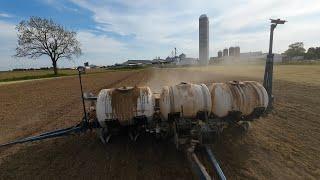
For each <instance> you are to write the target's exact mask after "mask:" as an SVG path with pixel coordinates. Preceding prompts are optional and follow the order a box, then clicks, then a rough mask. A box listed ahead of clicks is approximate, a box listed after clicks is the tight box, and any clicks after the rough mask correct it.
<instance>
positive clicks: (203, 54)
mask: <svg viewBox="0 0 320 180" xmlns="http://www.w3.org/2000/svg"><path fill="white" fill-rule="evenodd" d="M199 62H200V64H201V65H208V62H209V19H208V17H207V15H205V14H202V15H201V16H200V17H199Z"/></svg>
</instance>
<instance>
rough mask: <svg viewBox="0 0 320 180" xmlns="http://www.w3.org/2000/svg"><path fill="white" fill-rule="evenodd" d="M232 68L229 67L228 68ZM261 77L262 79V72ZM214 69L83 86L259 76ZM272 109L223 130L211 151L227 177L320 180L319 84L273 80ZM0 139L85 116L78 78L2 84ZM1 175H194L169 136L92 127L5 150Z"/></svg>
mask: <svg viewBox="0 0 320 180" xmlns="http://www.w3.org/2000/svg"><path fill="white" fill-rule="evenodd" d="M223 74H228V73H223ZM261 78H262V77H261ZM261 78H252V77H251V78H245V77H239V76H234V75H222V73H214V72H210V71H197V70H194V69H193V70H189V69H161V70H160V69H147V70H141V71H123V72H113V73H112V72H107V73H99V74H92V75H87V76H85V77H84V89H85V90H86V91H92V92H94V93H97V92H98V91H99V90H100V89H102V88H106V87H119V86H124V85H126V86H134V85H148V86H150V87H151V88H152V89H153V91H159V89H160V88H161V86H163V85H171V84H176V83H179V82H181V81H186V82H205V83H210V82H213V80H214V81H216V82H223V81H227V80H258V81H259V80H261ZM274 86H275V88H274V93H275V97H276V100H275V110H274V111H273V112H272V113H271V114H269V115H268V116H266V117H263V118H260V119H259V120H257V121H255V122H253V123H252V126H251V129H250V130H249V132H248V134H246V135H245V136H241V137H239V136H237V135H235V134H233V133H232V134H231V133H230V134H229V133H227V132H226V133H225V134H224V135H223V136H222V137H221V140H220V141H219V142H218V143H217V144H216V145H215V148H214V151H215V153H216V154H217V158H218V160H219V161H220V162H221V165H222V168H223V170H224V172H225V174H226V175H227V177H228V178H229V179H319V178H320V170H319V169H320V165H319V160H320V150H319V149H320V131H319V130H320V125H319V123H318V120H319V119H320V115H319V112H320V107H319V102H320V85H318V84H312V83H307V82H306V83H302V82H299V83H298V82H294V81H285V80H276V81H275V83H274ZM0 97H1V102H0V103H1V104H0V105H1V108H0V124H1V126H0V143H3V142H6V141H8V140H12V139H15V138H19V137H24V136H28V135H35V134H37V133H40V132H44V131H47V130H52V129H55V128H62V127H67V126H70V125H74V124H76V123H77V122H79V120H80V119H81V116H82V111H81V100H80V92H79V83H78V79H77V77H65V78H60V79H50V80H40V81H32V82H25V83H17V84H8V85H3V86H0ZM0 158H1V159H0V179H70V178H71V179H83V178H85V179H192V177H193V176H192V172H191V170H190V168H189V165H188V162H187V160H186V159H185V157H184V156H183V154H181V153H179V152H177V151H176V150H175V148H174V145H173V144H172V142H155V141H153V139H152V138H150V137H141V138H140V139H139V140H138V141H137V142H135V143H133V142H131V141H129V140H128V137H115V138H113V139H112V141H111V143H110V144H108V145H103V144H102V143H101V142H100V141H99V140H98V139H97V137H96V134H95V132H88V133H86V134H82V135H80V136H69V137H62V138H57V139H49V140H44V141H41V142H34V143H30V144H24V145H17V146H14V147H9V148H5V149H1V150H0Z"/></svg>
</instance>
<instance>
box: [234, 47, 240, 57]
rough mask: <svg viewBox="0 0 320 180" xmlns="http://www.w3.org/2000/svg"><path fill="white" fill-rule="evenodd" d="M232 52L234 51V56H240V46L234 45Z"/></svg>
mask: <svg viewBox="0 0 320 180" xmlns="http://www.w3.org/2000/svg"><path fill="white" fill-rule="evenodd" d="M234 52H235V56H236V57H239V56H240V47H239V46H236V47H235V48H234Z"/></svg>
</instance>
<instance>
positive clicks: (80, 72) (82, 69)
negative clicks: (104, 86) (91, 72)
mask: <svg viewBox="0 0 320 180" xmlns="http://www.w3.org/2000/svg"><path fill="white" fill-rule="evenodd" d="M77 70H78V72H79V81H80V89H81V98H82V106H83V114H84V120H85V121H86V122H88V118H87V112H86V105H85V102H84V97H83V89H82V80H81V74H84V73H86V68H85V67H83V66H79V67H78V68H77Z"/></svg>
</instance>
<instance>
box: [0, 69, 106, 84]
mask: <svg viewBox="0 0 320 180" xmlns="http://www.w3.org/2000/svg"><path fill="white" fill-rule="evenodd" d="M104 71H106V70H105V69H88V70H87V73H89V74H91V73H99V72H104ZM58 73H59V74H58V75H57V76H55V75H54V74H53V70H30V71H5V72H0V82H9V81H18V80H28V79H41V78H50V77H59V76H70V75H76V74H77V73H78V72H77V70H75V69H74V70H73V69H63V70H59V71H58Z"/></svg>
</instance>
